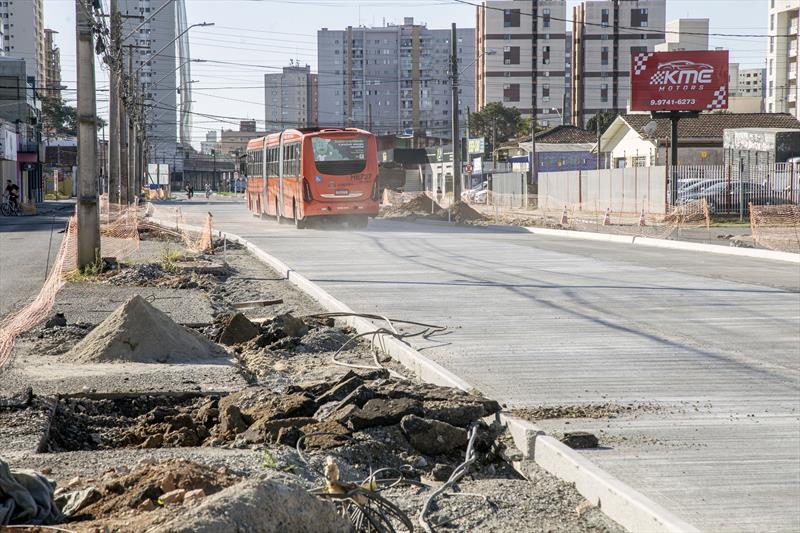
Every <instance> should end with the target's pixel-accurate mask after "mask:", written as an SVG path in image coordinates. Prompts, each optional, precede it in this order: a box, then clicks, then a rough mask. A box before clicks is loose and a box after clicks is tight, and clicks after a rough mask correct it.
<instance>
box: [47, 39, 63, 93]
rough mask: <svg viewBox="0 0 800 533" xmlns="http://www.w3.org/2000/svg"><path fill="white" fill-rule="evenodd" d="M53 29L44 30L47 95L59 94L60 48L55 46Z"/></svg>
mask: <svg viewBox="0 0 800 533" xmlns="http://www.w3.org/2000/svg"><path fill="white" fill-rule="evenodd" d="M56 33H58V32H57V31H55V30H51V29H45V30H44V53H45V76H44V77H45V83H44V87H45V89H46V92H47V95H48V96H58V95H59V94H61V49H60V48H59V47H58V46H56V43H55V39H54V38H53V36H54V35H55V34H56Z"/></svg>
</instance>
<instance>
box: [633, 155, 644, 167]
mask: <svg viewBox="0 0 800 533" xmlns="http://www.w3.org/2000/svg"><path fill="white" fill-rule="evenodd" d="M631 166H632V167H645V166H647V156H644V155H637V156H634V157H631Z"/></svg>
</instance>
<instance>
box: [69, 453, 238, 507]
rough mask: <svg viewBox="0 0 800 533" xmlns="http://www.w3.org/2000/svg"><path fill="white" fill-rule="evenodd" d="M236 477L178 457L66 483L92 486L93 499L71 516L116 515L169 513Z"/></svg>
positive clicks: (228, 484) (217, 490)
mask: <svg viewBox="0 0 800 533" xmlns="http://www.w3.org/2000/svg"><path fill="white" fill-rule="evenodd" d="M239 480H240V478H239V477H238V476H236V475H234V474H233V473H231V472H229V471H228V470H227V469H226V468H224V467H220V468H212V467H210V466H207V465H203V464H199V463H195V462H192V461H188V460H186V459H182V458H179V459H171V460H168V461H164V462H161V463H156V462H155V461H152V460H151V461H148V460H144V461H143V463H142V464H140V465H139V466H138V467H136V468H135V469H133V470H132V471H128V468H127V467H120V468H118V469H115V470H109V471H107V472H105V473H104V474H103V475H102V476H100V477H99V478H98V479H87V480H73V481H72V482H71V483H70V484H71V485H73V486H74V487H77V486H84V487H86V488H85V489H84V490H88V489H89V488H93V489H94V491H96V493H94V494H93V495H92V496H91V498H90V501H93V502H94V503H90V504H88V505H86V506H85V507H83V508H82V509H81V510H80V511H79V513H77V514H76V515H75V516H73V517H72V520H73V521H86V520H102V519H117V518H120V517H121V516H123V515H125V514H133V513H134V512H139V513H141V512H150V511H153V512H158V513H160V514H164V515H165V517H171V516H173V515H174V514H175V513H176V512H179V511H178V509H177V508H178V507H180V506H190V505H193V504H195V503H199V502H200V501H201V500H203V499H204V498H205V497H207V496H210V495H212V494H216V493H217V492H220V491H221V490H223V489H224V488H226V487H230V486H231V485H234V484H235V483H237V482H238V481H239ZM60 492H64V490H63V489H62V490H61V491H60ZM57 495H58V493H57Z"/></svg>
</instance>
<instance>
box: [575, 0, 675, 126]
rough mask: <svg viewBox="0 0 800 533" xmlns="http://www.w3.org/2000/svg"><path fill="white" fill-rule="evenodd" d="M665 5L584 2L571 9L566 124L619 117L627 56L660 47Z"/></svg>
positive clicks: (655, 0)
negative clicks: (569, 109) (607, 114)
mask: <svg viewBox="0 0 800 533" xmlns="http://www.w3.org/2000/svg"><path fill="white" fill-rule="evenodd" d="M665 16H666V0H598V1H585V2H582V3H581V4H579V5H577V6H575V7H574V8H573V15H572V18H573V26H572V66H573V68H572V122H573V124H574V125H576V126H580V127H583V126H585V125H586V122H587V121H588V120H589V119H590V118H592V117H593V116H594V115H596V114H597V113H604V112H613V113H623V112H625V111H626V109H627V106H628V100H629V99H630V70H631V56H632V55H633V54H638V53H642V52H652V51H654V49H655V46H656V45H657V44H659V43H662V42H664V40H665V39H664V26H665Z"/></svg>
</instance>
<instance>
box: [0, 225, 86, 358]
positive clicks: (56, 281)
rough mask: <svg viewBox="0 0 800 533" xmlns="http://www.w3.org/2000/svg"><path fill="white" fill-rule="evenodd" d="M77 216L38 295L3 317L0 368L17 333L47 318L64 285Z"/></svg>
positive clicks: (72, 252)
mask: <svg viewBox="0 0 800 533" xmlns="http://www.w3.org/2000/svg"><path fill="white" fill-rule="evenodd" d="M75 248H76V241H75V217H74V216H73V217H71V218H70V220H69V223H68V225H67V231H66V233H65V234H64V240H63V241H62V242H61V247H60V248H59V250H58V254H57V255H56V258H55V261H54V262H53V266H52V268H51V269H50V273H49V274H48V276H47V279H46V280H45V282H44V285H43V286H42V289H41V290H40V291H39V294H38V295H37V296H36V298H35V299H34V300H33V301H32V302H31V303H29V304H28V305H26V306H25V307H23V308H22V309H20V310H19V311H16V312H14V313H12V314H10V315H8V316H6V317H4V318H3V319H2V320H0V368H2V367H3V365H5V364H6V362H8V359H9V357H10V355H11V349H12V348H13V347H14V342H15V341H16V339H17V337H18V336H19V335H21V334H22V333H25V332H26V331H28V330H29V329H30V328H32V327H34V326H35V325H36V324H38V323H39V322H41V321H42V320H44V319H46V318H47V316H48V314H49V313H50V310H51V309H52V308H53V303H54V302H55V299H56V294H58V291H59V289H61V287H62V286H63V285H64V274H65V273H66V272H67V271H69V270H72V269H73V268H74V267H73V265H74V264H75V252H76V250H75Z"/></svg>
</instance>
